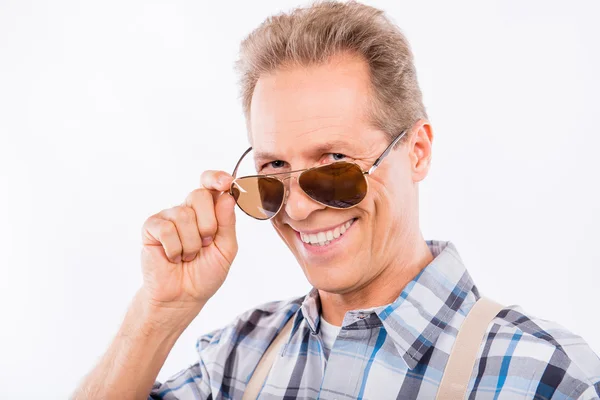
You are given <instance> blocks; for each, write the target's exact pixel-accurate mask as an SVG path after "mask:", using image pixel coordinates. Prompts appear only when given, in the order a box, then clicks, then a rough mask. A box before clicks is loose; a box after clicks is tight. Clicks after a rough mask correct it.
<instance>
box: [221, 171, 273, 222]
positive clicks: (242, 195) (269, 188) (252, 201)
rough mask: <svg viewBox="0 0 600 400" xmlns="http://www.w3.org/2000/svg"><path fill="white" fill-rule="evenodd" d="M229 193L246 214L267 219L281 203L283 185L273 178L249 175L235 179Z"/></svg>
mask: <svg viewBox="0 0 600 400" xmlns="http://www.w3.org/2000/svg"><path fill="white" fill-rule="evenodd" d="M231 193H232V194H233V197H234V198H235V201H236V202H237V204H238V206H240V208H241V209H242V210H243V211H244V212H245V213H246V214H248V215H250V216H251V217H254V218H256V219H269V218H271V217H272V216H273V215H275V214H276V213H277V211H279V208H280V207H281V204H282V203H283V195H284V185H283V183H281V181H279V180H277V179H275V178H267V177H257V176H249V177H244V178H239V179H236V180H235V182H233V184H232V187H231Z"/></svg>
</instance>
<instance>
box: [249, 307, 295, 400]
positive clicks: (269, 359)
mask: <svg viewBox="0 0 600 400" xmlns="http://www.w3.org/2000/svg"><path fill="white" fill-rule="evenodd" d="M294 319H295V318H294V316H293V315H292V318H290V319H289V321H288V322H287V323H286V324H285V326H284V327H283V329H281V332H279V334H278V335H277V336H275V339H273V342H271V344H270V345H269V347H268V348H267V350H266V351H265V352H264V354H263V356H262V358H261V359H260V361H259V362H258V365H257V366H256V369H255V370H254V373H253V374H252V377H251V378H250V381H249V382H248V385H247V386H246V390H245V391H244V396H243V397H242V400H255V399H256V398H257V397H258V393H259V392H260V390H261V389H262V387H263V385H264V383H265V380H266V379H267V375H268V374H269V371H270V370H271V366H272V365H273V363H274V362H275V357H277V354H279V350H280V349H281V346H283V343H284V340H285V339H287V338H288V336H289V333H290V331H291V330H292V325H293V324H294Z"/></svg>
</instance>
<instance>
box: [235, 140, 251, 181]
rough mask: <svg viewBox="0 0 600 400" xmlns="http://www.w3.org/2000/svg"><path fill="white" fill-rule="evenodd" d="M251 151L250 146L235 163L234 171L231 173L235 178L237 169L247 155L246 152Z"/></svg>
mask: <svg viewBox="0 0 600 400" xmlns="http://www.w3.org/2000/svg"><path fill="white" fill-rule="evenodd" d="M250 151H252V147H250V148H249V149H248V150H246V151H245V152H244V154H242V156H241V157H240V159H239V160H238V162H237V164H235V168H234V169H233V173H232V174H231V176H233V178H235V176H236V174H237V170H238V168H239V167H240V163H241V162H242V160H243V159H244V157H246V154H248V153H250Z"/></svg>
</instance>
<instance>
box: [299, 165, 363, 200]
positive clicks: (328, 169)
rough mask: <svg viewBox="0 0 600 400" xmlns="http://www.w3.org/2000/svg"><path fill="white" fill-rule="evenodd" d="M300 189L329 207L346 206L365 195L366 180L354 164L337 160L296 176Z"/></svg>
mask: <svg viewBox="0 0 600 400" xmlns="http://www.w3.org/2000/svg"><path fill="white" fill-rule="evenodd" d="M298 183H299V184H300V187H301V188H302V190H304V191H305V192H306V194H307V195H309V196H310V197H311V198H313V199H315V200H316V201H318V202H320V203H323V204H325V205H327V206H329V207H335V208H348V207H352V206H355V205H357V204H358V203H360V202H361V201H362V199H364V198H365V196H366V195H367V180H366V178H365V176H364V175H363V173H362V171H361V170H360V168H359V167H358V165H356V164H352V163H347V162H339V163H333V164H330V165H325V166H323V167H319V168H315V169H311V170H308V171H305V172H303V173H302V174H301V175H300V177H299V178H298Z"/></svg>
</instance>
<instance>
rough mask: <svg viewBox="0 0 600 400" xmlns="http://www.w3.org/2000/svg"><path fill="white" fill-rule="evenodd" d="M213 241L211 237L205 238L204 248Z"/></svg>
mask: <svg viewBox="0 0 600 400" xmlns="http://www.w3.org/2000/svg"><path fill="white" fill-rule="evenodd" d="M212 241H213V238H212V237H211V236H209V237H205V238H204V239H202V246H204V247H206V246H208V245H209V244H211V243H212Z"/></svg>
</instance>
